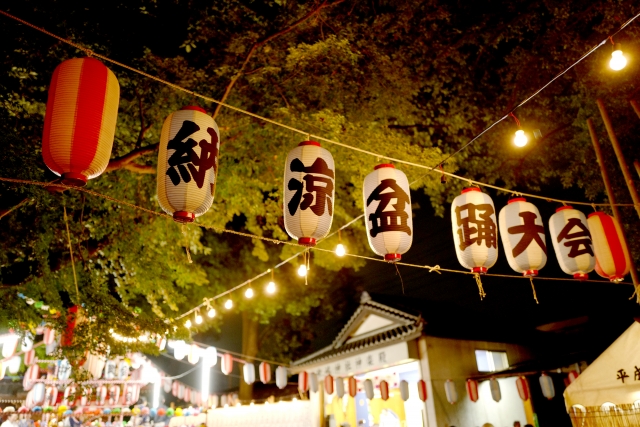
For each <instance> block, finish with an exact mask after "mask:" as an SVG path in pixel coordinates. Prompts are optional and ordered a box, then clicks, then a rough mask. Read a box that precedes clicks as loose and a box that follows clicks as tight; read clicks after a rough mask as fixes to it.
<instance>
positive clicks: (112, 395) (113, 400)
mask: <svg viewBox="0 0 640 427" xmlns="http://www.w3.org/2000/svg"><path fill="white" fill-rule="evenodd" d="M108 402H109V406H114V405H117V404H118V403H119V402H120V386H119V385H116V384H114V385H112V386H111V387H109V400H108Z"/></svg>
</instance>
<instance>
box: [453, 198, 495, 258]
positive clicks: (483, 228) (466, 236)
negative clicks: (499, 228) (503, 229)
mask: <svg viewBox="0 0 640 427" xmlns="http://www.w3.org/2000/svg"><path fill="white" fill-rule="evenodd" d="M465 211H466V212H467V216H465V217H464V218H463V217H462V213H463V212H465ZM494 212H495V211H494V210H493V206H492V205H490V204H489V203H482V204H479V205H476V204H474V203H467V204H466V205H460V206H456V225H457V226H458V238H459V239H460V245H459V246H460V250H462V251H464V250H465V249H467V248H468V247H469V246H471V245H474V244H476V243H477V244H478V246H481V245H482V242H484V244H485V245H486V246H487V248H497V247H498V244H497V239H498V236H497V233H496V223H495V221H494V220H493V219H492V218H491V215H493V213H494ZM474 225H475V227H474ZM474 234H475V235H476V236H475V237H473V235H474Z"/></svg>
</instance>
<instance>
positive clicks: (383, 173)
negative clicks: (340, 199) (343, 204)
mask: <svg viewBox="0 0 640 427" xmlns="http://www.w3.org/2000/svg"><path fill="white" fill-rule="evenodd" d="M363 198H364V214H365V215H364V222H365V224H366V227H367V239H368V240H369V245H370V246H371V249H372V250H373V251H374V252H375V253H376V254H378V255H380V256H383V257H384V259H385V261H388V262H397V261H400V259H401V258H402V254H403V253H406V252H407V251H408V250H409V248H410V247H411V243H412V241H413V219H412V214H411V195H410V194H409V181H408V180H407V176H406V175H405V174H404V172H402V171H399V170H398V169H396V168H395V167H394V166H393V165H390V164H382V165H378V166H376V167H375V170H374V171H373V172H371V173H370V174H369V175H367V177H366V178H365V179H364V191H363Z"/></svg>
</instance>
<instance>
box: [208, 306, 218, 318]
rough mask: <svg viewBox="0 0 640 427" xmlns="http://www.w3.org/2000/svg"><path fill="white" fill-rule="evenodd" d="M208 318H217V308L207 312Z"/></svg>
mask: <svg viewBox="0 0 640 427" xmlns="http://www.w3.org/2000/svg"><path fill="white" fill-rule="evenodd" d="M207 316H209V317H211V318H213V317H216V309H215V308H213V307H211V308H210V309H209V311H208V312H207Z"/></svg>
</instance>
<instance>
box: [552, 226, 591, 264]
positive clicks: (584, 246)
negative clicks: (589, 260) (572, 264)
mask: <svg viewBox="0 0 640 427" xmlns="http://www.w3.org/2000/svg"><path fill="white" fill-rule="evenodd" d="M575 227H577V228H578V230H577V231H575V232H573V233H572V232H571V231H572V230H573V229H574V228H575ZM565 239H566V242H564V243H563V244H564V245H565V246H566V247H568V248H570V249H569V254H568V255H567V256H568V257H569V258H575V257H577V256H579V255H583V254H589V255H591V256H593V249H592V247H591V245H592V243H591V233H589V229H588V228H587V227H586V226H585V225H584V223H583V222H582V221H581V220H580V218H569V219H568V220H567V223H566V224H565V226H564V227H563V228H562V230H561V231H560V233H558V237H557V240H558V243H560V242H562V241H563V240H565Z"/></svg>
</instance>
